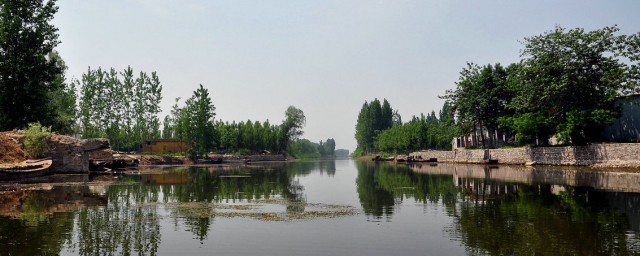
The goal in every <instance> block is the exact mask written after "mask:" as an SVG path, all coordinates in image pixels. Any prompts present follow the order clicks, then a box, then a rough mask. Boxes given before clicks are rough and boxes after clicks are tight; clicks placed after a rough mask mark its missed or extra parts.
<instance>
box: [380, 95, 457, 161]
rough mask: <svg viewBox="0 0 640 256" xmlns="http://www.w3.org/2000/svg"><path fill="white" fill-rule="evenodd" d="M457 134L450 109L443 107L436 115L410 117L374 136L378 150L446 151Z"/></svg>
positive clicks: (432, 113) (394, 151)
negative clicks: (406, 120) (405, 121)
mask: <svg viewBox="0 0 640 256" xmlns="http://www.w3.org/2000/svg"><path fill="white" fill-rule="evenodd" d="M457 134H458V128H457V126H456V124H455V122H454V119H453V109H452V108H451V106H450V105H449V104H444V106H443V107H442V110H440V112H439V114H438V115H437V116H436V113H435V112H434V111H431V113H430V114H429V115H427V116H425V115H424V114H421V115H420V117H416V116H414V117H412V118H411V120H410V121H409V122H407V123H404V124H401V125H395V126H393V127H391V128H389V129H387V130H384V131H382V132H381V133H379V134H378V136H376V137H375V140H374V145H375V148H376V149H377V150H378V151H382V152H393V153H406V152H409V151H417V150H422V149H438V150H450V149H451V138H453V137H454V136H456V135H457Z"/></svg>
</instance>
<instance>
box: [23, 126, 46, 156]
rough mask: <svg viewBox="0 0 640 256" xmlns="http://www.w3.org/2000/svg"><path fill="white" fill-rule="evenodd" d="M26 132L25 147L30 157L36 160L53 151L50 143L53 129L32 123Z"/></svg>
mask: <svg viewBox="0 0 640 256" xmlns="http://www.w3.org/2000/svg"><path fill="white" fill-rule="evenodd" d="M24 132H25V136H24V147H25V149H26V151H27V152H28V153H29V155H31V156H32V157H34V158H40V157H44V156H46V155H47V154H48V153H49V152H50V151H51V148H50V146H49V142H48V139H49V136H50V135H51V127H44V126H42V125H40V123H30V124H29V127H28V128H27V129H26V130H24Z"/></svg>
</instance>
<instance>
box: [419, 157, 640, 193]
mask: <svg viewBox="0 0 640 256" xmlns="http://www.w3.org/2000/svg"><path fill="white" fill-rule="evenodd" d="M411 169H412V170H413V171H414V172H418V173H428V174H448V175H454V177H457V178H458V179H459V178H477V179H485V178H486V179H490V180H497V181H505V182H519V183H525V184H534V183H541V184H550V185H567V186H588V187H593V188H595V189H599V190H608V191H618V192H640V186H638V184H640V173H621V172H605V171H597V170H593V171H592V170H578V169H566V168H565V169H558V168H553V167H536V168H528V167H523V166H511V165H506V166H500V167H498V168H486V167H485V166H482V165H456V164H438V165H435V166H432V165H426V164H424V165H423V164H415V165H411Z"/></svg>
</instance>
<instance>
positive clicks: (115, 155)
mask: <svg viewBox="0 0 640 256" xmlns="http://www.w3.org/2000/svg"><path fill="white" fill-rule="evenodd" d="M24 137H25V134H24V132H23V131H19V130H14V131H7V132H0V164H2V166H3V167H4V168H3V169H7V170H9V169H15V168H12V167H13V166H14V165H15V166H19V165H20V163H21V162H23V161H25V160H32V159H35V158H34V157H33V156H31V155H30V154H29V153H28V152H27V150H25V147H24ZM47 145H48V146H47V148H48V150H47V151H46V153H45V154H44V156H43V157H42V158H46V159H50V160H51V165H50V167H49V168H47V170H46V171H45V172H42V175H46V174H60V173H66V174H86V173H99V172H105V171H110V170H115V169H123V168H130V167H135V166H138V165H142V166H146V165H193V164H220V163H248V162H270V161H287V157H286V156H285V155H281V154H278V155H271V154H260V155H228V154H227V155H217V154H210V155H209V156H208V158H207V159H197V160H193V159H190V158H188V157H184V156H158V155H140V154H138V155H134V154H122V153H119V152H115V151H113V150H111V147H110V145H109V140H107V139H77V138H74V137H70V136H66V135H59V134H55V133H52V134H51V135H50V136H49V137H48V141H47ZM23 169H24V168H23ZM29 171H30V170H25V173H26V172H29ZM13 176H15V175H13ZM13 176H12V177H13ZM30 176H31V175H29V177H30ZM25 177H27V176H25ZM17 178H19V177H17ZM0 179H2V178H1V176H0Z"/></svg>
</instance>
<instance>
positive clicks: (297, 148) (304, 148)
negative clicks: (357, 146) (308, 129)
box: [288, 139, 336, 159]
mask: <svg viewBox="0 0 640 256" xmlns="http://www.w3.org/2000/svg"><path fill="white" fill-rule="evenodd" d="M335 151H336V141H335V140H333V139H327V140H326V141H324V142H323V141H320V142H319V143H315V142H311V141H309V140H307V139H300V140H296V141H294V142H292V143H291V145H290V148H289V151H288V152H289V154H290V155H292V156H294V157H295V158H298V159H318V158H321V159H332V158H334V155H335Z"/></svg>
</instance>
